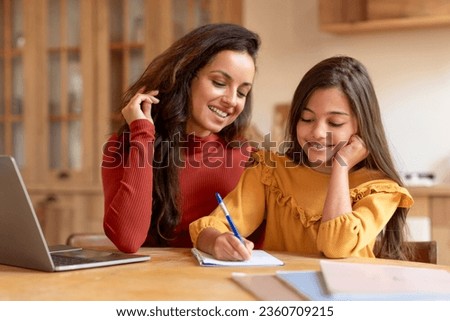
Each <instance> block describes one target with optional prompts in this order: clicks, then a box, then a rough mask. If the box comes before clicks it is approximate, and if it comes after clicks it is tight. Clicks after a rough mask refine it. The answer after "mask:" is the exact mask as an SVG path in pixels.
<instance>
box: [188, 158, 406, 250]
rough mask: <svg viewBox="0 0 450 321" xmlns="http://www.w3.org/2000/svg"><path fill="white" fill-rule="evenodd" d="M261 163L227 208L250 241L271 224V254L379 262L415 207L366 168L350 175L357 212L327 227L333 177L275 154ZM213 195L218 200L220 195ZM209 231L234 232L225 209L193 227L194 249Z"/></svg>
mask: <svg viewBox="0 0 450 321" xmlns="http://www.w3.org/2000/svg"><path fill="white" fill-rule="evenodd" d="M255 159H257V161H256V165H255V166H254V167H250V168H248V169H246V170H245V172H244V174H243V175H242V177H241V179H240V181H239V184H238V185H237V186H236V188H235V189H234V190H233V191H232V192H231V193H230V194H228V195H227V196H226V197H225V198H224V202H225V204H226V206H227V207H228V209H229V211H230V213H231V216H232V217H233V220H234V222H235V224H236V226H237V228H238V230H239V232H240V233H241V234H242V235H243V236H244V237H247V236H248V235H250V234H251V233H252V232H253V231H254V230H255V229H256V228H257V227H258V226H259V225H260V224H261V223H262V222H263V220H264V219H266V232H265V233H266V235H265V239H264V244H263V248H264V249H265V250H274V251H289V252H295V253H298V254H301V255H317V254H324V255H325V256H326V257H329V258H343V257H350V256H360V257H374V253H373V245H374V243H375V239H376V237H377V235H378V234H379V233H380V231H382V229H383V228H384V226H385V225H386V223H387V222H388V221H389V219H390V218H391V216H392V215H393V214H394V211H395V210H396V209H397V207H406V208H409V207H411V206H412V204H413V199H412V197H411V195H410V194H409V192H408V191H407V190H406V189H405V188H403V187H400V186H399V185H398V184H397V183H396V182H395V181H393V180H391V179H389V178H387V177H386V175H384V174H383V173H381V172H379V171H373V170H368V169H367V168H362V169H359V170H356V171H354V172H352V173H350V175H349V183H350V197H351V201H352V208H353V210H352V212H351V213H339V214H340V216H338V217H336V218H335V219H332V220H329V221H326V222H324V223H322V222H321V218H322V211H323V205H324V202H325V197H326V194H327V189H328V182H329V180H330V175H327V174H323V173H319V172H317V171H315V170H313V169H311V168H309V167H305V166H300V165H297V164H295V163H293V162H292V161H291V160H290V159H289V158H287V157H284V156H280V155H277V154H275V153H269V152H262V151H261V152H258V154H256V158H255ZM211 194H212V195H211V197H214V191H211ZM207 227H213V228H215V229H217V230H219V231H220V232H222V233H223V232H228V231H230V228H229V226H228V223H227V220H226V218H225V215H224V213H223V212H222V210H221V209H220V207H217V208H216V209H215V210H214V211H213V212H212V213H211V215H209V216H205V217H202V218H200V219H198V220H196V221H194V222H192V223H191V224H190V226H189V231H190V235H191V239H192V242H193V244H194V246H195V245H196V241H197V237H198V235H199V234H200V232H201V231H202V230H203V229H205V228H207Z"/></svg>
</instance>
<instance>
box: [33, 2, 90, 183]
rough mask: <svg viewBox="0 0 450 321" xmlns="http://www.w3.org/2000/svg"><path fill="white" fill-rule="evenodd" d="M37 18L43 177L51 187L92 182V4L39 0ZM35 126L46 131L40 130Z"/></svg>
mask: <svg viewBox="0 0 450 321" xmlns="http://www.w3.org/2000/svg"><path fill="white" fill-rule="evenodd" d="M35 2H36V3H38V2H40V3H39V4H40V5H38V6H37V7H36V11H37V13H36V15H38V17H39V20H40V21H41V22H42V23H41V27H42V28H43V29H44V30H43V32H42V34H41V35H40V38H39V40H40V42H39V43H38V46H39V47H38V51H39V53H40V54H39V56H38V58H37V59H38V60H39V62H40V63H39V65H40V66H42V74H41V76H40V77H41V81H38V80H37V79H36V86H38V87H40V90H38V91H39V92H41V94H40V95H41V96H40V98H41V103H42V104H41V106H45V107H44V108H42V110H40V111H39V112H37V114H36V116H37V119H40V120H42V123H41V124H39V125H36V126H34V131H35V132H42V137H43V142H42V144H41V146H42V150H41V152H40V153H41V154H42V155H41V156H42V160H41V164H40V168H42V171H41V173H42V177H40V178H39V181H43V182H48V183H50V184H54V183H56V184H64V185H74V184H79V183H92V181H93V180H94V177H93V173H92V168H93V166H94V145H93V143H92V138H93V135H94V132H93V131H94V113H95V110H94V105H93V96H94V94H95V72H94V60H93V51H94V44H93V33H92V15H93V13H92V3H93V2H92V1H89V0H38V1H35ZM37 126H43V127H42V128H40V127H37Z"/></svg>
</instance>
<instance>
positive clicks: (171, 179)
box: [118, 23, 261, 246]
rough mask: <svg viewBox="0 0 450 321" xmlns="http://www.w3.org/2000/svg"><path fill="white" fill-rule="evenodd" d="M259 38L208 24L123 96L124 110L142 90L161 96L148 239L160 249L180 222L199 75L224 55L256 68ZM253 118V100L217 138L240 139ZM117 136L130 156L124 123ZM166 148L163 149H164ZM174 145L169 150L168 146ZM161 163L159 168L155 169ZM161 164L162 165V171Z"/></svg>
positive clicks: (153, 112) (175, 47) (181, 41)
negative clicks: (185, 150)
mask: <svg viewBox="0 0 450 321" xmlns="http://www.w3.org/2000/svg"><path fill="white" fill-rule="evenodd" d="M260 43H261V40H260V37H259V36H258V34H256V33H254V32H252V31H250V30H248V29H246V28H244V27H242V26H239V25H235V24H227V23H221V24H208V25H204V26H201V27H199V28H197V29H194V30H193V31H191V32H190V33H188V34H186V35H185V36H183V37H182V38H180V39H179V40H177V41H176V42H174V43H173V44H172V45H171V46H170V47H169V48H168V49H167V50H165V51H164V52H163V53H162V54H160V55H159V56H158V57H156V58H155V59H154V60H153V61H152V62H151V63H150V64H149V65H148V67H147V69H146V70H145V71H144V73H143V74H142V75H141V77H140V78H139V79H138V80H137V81H136V82H135V83H134V84H133V85H132V86H131V87H130V88H129V89H128V90H127V91H126V92H125V93H124V96H123V99H122V104H121V106H120V109H119V110H118V112H120V110H121V109H122V108H123V107H125V106H126V105H127V104H128V102H129V101H130V99H131V98H132V97H133V96H134V95H135V94H136V93H137V92H138V90H139V89H141V88H142V87H144V88H145V91H150V90H154V89H157V90H159V94H158V96H157V97H158V99H159V100H160V102H159V103H158V105H156V106H155V107H154V108H152V110H151V115H152V118H153V121H154V124H155V130H156V138H155V146H154V162H153V165H154V170H153V209H152V212H153V214H152V222H151V228H150V231H149V233H150V234H151V237H152V238H153V239H154V241H156V242H157V243H158V244H159V245H162V246H163V245H165V244H167V240H168V239H170V237H171V233H172V232H173V229H174V228H175V226H177V224H178V223H179V222H180V219H181V210H180V206H179V204H180V202H179V200H180V193H179V192H180V191H179V166H177V165H179V160H181V159H183V155H181V153H182V152H181V148H180V147H181V146H182V144H183V142H185V141H186V136H187V133H186V122H187V120H188V118H189V104H190V101H191V96H190V95H191V82H192V79H193V78H194V77H195V76H196V74H197V72H198V71H199V70H200V69H202V68H203V67H205V65H207V64H208V63H209V62H210V61H211V59H213V58H214V57H215V56H216V55H217V54H218V53H219V52H221V51H223V50H231V51H237V52H247V53H248V54H249V55H250V56H251V57H252V58H253V61H254V62H255V65H256V56H257V53H258V50H259V47H260ZM250 116H251V95H250V93H249V95H248V96H247V98H246V102H245V106H244V110H243V111H242V113H241V114H240V115H239V116H238V117H237V119H236V120H235V121H234V122H233V123H232V124H230V125H228V126H227V127H225V128H223V129H222V130H221V131H220V132H219V133H218V135H219V136H220V137H222V138H223V139H224V140H225V141H226V142H230V141H232V140H234V139H236V138H237V137H240V136H241V135H242V134H243V133H244V131H245V130H246V129H247V127H248V125H249V122H250ZM118 135H119V136H120V135H124V145H125V146H124V148H125V150H126V151H128V150H129V144H130V142H129V126H128V124H127V123H126V122H125V120H123V124H122V125H121V127H120V128H119V129H118ZM163 142H164V143H163ZM167 142H170V144H167ZM156 162H157V163H156ZM161 164H163V165H162V166H161Z"/></svg>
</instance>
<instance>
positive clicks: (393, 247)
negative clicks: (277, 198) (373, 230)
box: [286, 56, 411, 260]
mask: <svg viewBox="0 0 450 321" xmlns="http://www.w3.org/2000/svg"><path fill="white" fill-rule="evenodd" d="M331 87H336V88H339V89H340V90H342V92H343V93H345V95H346V96H347V97H348V99H349V101H350V105H351V108H352V110H353V112H354V114H355V115H356V117H357V120H358V128H359V135H360V136H361V138H362V139H363V141H364V142H365V144H366V146H367V149H368V150H369V156H368V157H367V158H366V159H365V160H363V161H362V162H361V163H360V164H358V166H359V167H362V166H364V167H367V168H369V169H376V170H379V171H381V172H383V173H385V174H386V175H387V176H388V177H390V178H391V179H392V180H394V181H395V182H397V183H398V184H399V185H400V186H404V185H403V183H402V180H401V178H400V175H399V174H398V172H397V170H396V169H395V166H394V163H393V161H392V157H391V153H390V151H389V146H388V143H387V139H386V135H385V130H384V127H383V124H382V120H381V114H380V108H379V104H378V99H377V97H376V94H375V90H374V88H373V84H372V81H371V79H370V77H369V74H368V72H367V70H366V68H365V67H364V65H362V64H361V63H360V62H359V61H358V60H356V59H354V58H351V57H347V56H336V57H331V58H328V59H325V60H323V61H321V62H319V63H318V64H316V65H315V66H314V67H313V68H312V69H310V70H309V71H308V72H307V73H306V74H305V76H304V77H303V79H302V80H301V81H300V83H299V85H298V87H297V89H296V91H295V93H294V97H293V99H292V104H291V110H290V115H289V123H288V128H287V136H288V140H289V141H291V142H292V145H291V146H290V148H289V149H288V150H287V151H286V155H287V156H289V157H290V158H291V159H293V160H294V161H295V162H297V163H298V164H300V163H303V162H304V161H305V160H306V159H307V158H306V154H305V152H304V151H303V149H302V147H301V146H300V144H299V143H298V141H297V129H296V128H297V123H298V121H299V120H300V117H301V115H302V112H303V110H304V108H305V107H306V104H307V103H308V100H309V98H310V97H311V95H312V93H313V92H314V91H315V90H317V89H319V88H331ZM407 212H408V209H406V208H397V210H396V211H395V213H394V215H393V216H392V217H391V219H390V220H389V222H388V223H387V225H386V227H385V229H384V230H383V231H381V232H380V234H379V236H378V241H379V242H377V248H376V249H375V255H376V256H378V257H383V258H392V259H401V260H405V259H408V258H409V257H410V256H411V253H410V252H411V249H409V248H406V247H405V246H404V241H405V238H406V235H405V220H406V215H407Z"/></svg>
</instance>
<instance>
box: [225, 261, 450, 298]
mask: <svg viewBox="0 0 450 321" xmlns="http://www.w3.org/2000/svg"><path fill="white" fill-rule="evenodd" d="M232 278H233V280H234V281H235V282H237V283H238V284H239V285H241V286H242V287H244V288H245V289H246V290H248V291H250V292H251V293H252V294H253V295H254V296H255V297H256V298H257V299H259V300H268V301H279V300H283V301H289V300H312V301H391V300H394V301H410V300H413V301H416V300H417V301H427V300H450V272H448V271H446V270H442V269H437V268H426V267H424V268H421V267H405V266H399V265H386V264H370V263H350V262H342V261H339V260H329V259H324V260H321V261H320V271H277V272H276V273H275V274H270V275H269V274H266V275H263V274H248V273H233V275H232Z"/></svg>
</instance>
